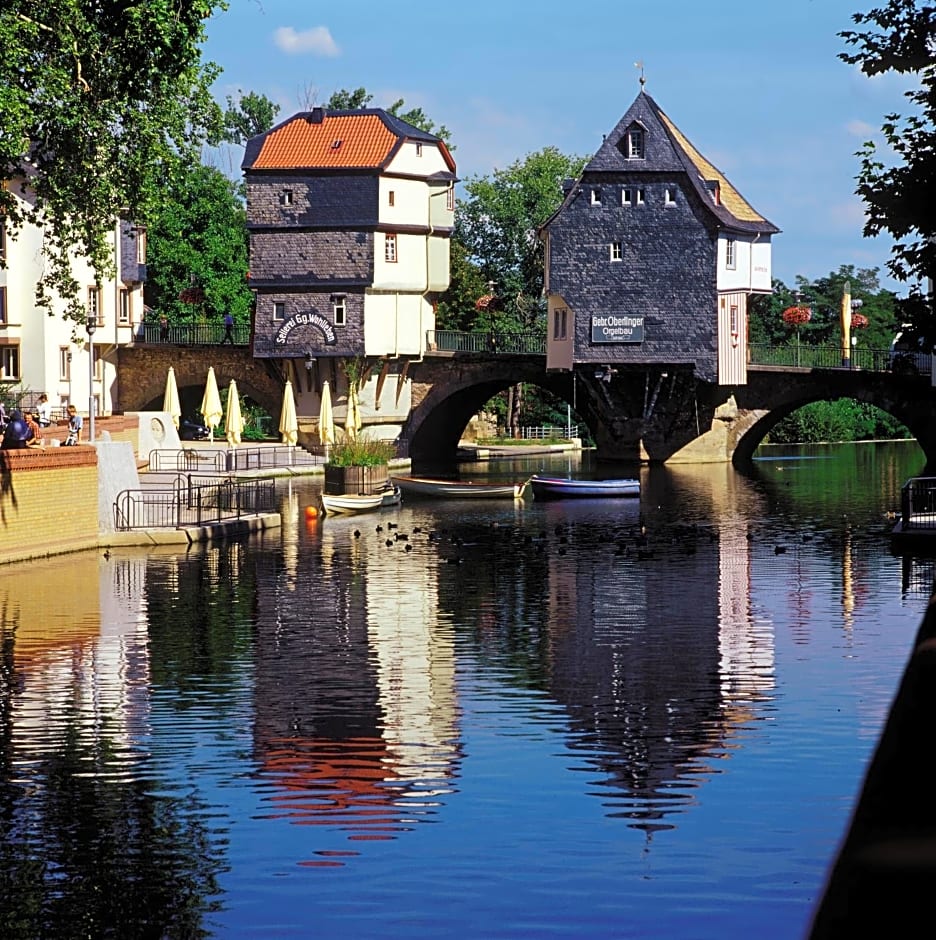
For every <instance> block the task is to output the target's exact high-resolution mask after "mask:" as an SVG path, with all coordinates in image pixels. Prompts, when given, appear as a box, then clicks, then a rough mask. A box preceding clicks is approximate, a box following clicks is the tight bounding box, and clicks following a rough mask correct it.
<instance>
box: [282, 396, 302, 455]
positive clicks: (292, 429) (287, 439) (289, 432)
mask: <svg viewBox="0 0 936 940" xmlns="http://www.w3.org/2000/svg"><path fill="white" fill-rule="evenodd" d="M279 432H280V434H281V435H282V436H283V443H284V444H288V445H289V446H290V447H295V446H296V440H297V439H298V437H299V421H298V419H297V418H296V399H295V398H293V386H292V382H291V381H290V380H289V379H286V388H285V389H283V407H282V409H281V410H280V420H279Z"/></svg>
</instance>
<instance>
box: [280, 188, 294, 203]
mask: <svg viewBox="0 0 936 940" xmlns="http://www.w3.org/2000/svg"><path fill="white" fill-rule="evenodd" d="M280 202H281V203H282V204H283V205H284V206H291V205H292V204H293V191H292V190H291V189H284V190H283V194H282V196H280Z"/></svg>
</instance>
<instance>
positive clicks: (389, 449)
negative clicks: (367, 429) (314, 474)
mask: <svg viewBox="0 0 936 940" xmlns="http://www.w3.org/2000/svg"><path fill="white" fill-rule="evenodd" d="M395 456H396V448H395V447H394V445H393V442H392V441H387V440H375V439H371V438H368V437H353V438H352V437H347V436H346V437H345V438H343V439H342V440H340V441H338V442H337V443H335V444H332V445H331V447H330V448H329V453H328V462H327V463H326V464H325V492H326V493H329V494H339V493H354V494H361V495H364V494H371V493H377V492H379V491H380V490H383V489H385V488H386V487H387V485H388V480H389V470H388V467H389V463H390V460H391V459H392V458H393V457H395Z"/></svg>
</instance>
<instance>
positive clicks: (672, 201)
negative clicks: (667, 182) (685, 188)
mask: <svg viewBox="0 0 936 940" xmlns="http://www.w3.org/2000/svg"><path fill="white" fill-rule="evenodd" d="M663 203H664V205H667V206H675V205H676V190H675V189H674V188H673V187H672V186H667V187H666V191H665V192H664V194H663Z"/></svg>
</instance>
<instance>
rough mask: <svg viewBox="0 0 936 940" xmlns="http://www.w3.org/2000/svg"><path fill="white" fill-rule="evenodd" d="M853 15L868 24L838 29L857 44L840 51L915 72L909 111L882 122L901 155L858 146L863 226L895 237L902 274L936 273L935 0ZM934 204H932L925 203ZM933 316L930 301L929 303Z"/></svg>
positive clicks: (869, 67) (877, 69)
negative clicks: (864, 209)
mask: <svg viewBox="0 0 936 940" xmlns="http://www.w3.org/2000/svg"><path fill="white" fill-rule="evenodd" d="M852 20H853V21H854V22H855V24H856V25H857V26H859V27H865V28H864V29H857V30H846V31H844V32H842V33H840V34H839V35H840V36H841V37H842V38H843V39H844V40H845V42H846V43H847V44H848V45H849V46H852V47H853V48H854V51H850V52H844V53H841V55H840V56H839V58H841V59H842V60H843V61H845V62H847V63H849V64H850V65H857V66H859V67H860V69H861V71H862V72H864V73H865V74H866V75H868V76H875V75H881V74H883V73H887V72H895V73H897V74H898V75H906V76H909V77H911V78H912V79H913V81H914V82H915V83H916V87H914V88H912V89H911V90H909V91H906V92H905V93H904V94H905V97H906V98H907V101H908V102H909V104H910V106H911V109H912V112H913V113H911V114H909V115H906V116H901V115H899V114H896V113H893V114H887V115H886V116H885V119H884V124H883V126H882V130H883V133H884V137H885V140H886V142H887V146H888V148H889V149H890V150H891V151H892V153H893V155H895V156H896V160H893V159H891V157H890V156H888V157H887V158H886V159H887V163H885V158H882V157H881V156H880V155H879V153H878V148H877V147H876V145H875V144H874V143H873V142H872V141H868V142H867V143H865V144H864V146H863V147H862V149H861V150H860V151H859V153H858V156H859V157H860V158H861V172H860V174H859V176H858V189H857V192H858V195H860V196H861V198H862V199H863V200H864V203H865V206H866V210H867V220H866V222H865V227H864V234H865V235H867V236H874V235H877V234H879V233H880V232H882V231H886V232H889V233H890V234H891V235H893V237H894V238H895V239H896V240H897V243H896V244H895V245H894V247H893V249H892V252H891V257H890V260H889V261H888V265H887V266H888V269H889V270H890V272H891V274H892V275H893V276H894V277H895V278H896V279H897V280H900V281H906V280H910V279H911V278H920V279H923V278H933V277H934V274H936V215H934V213H933V211H932V206H933V205H936V40H934V37H936V6H934V5H933V4H932V3H931V2H920V0H887V2H886V3H885V4H884V5H883V6H881V7H878V8H875V9H873V10H871V11H870V12H868V13H855V14H854V15H853V16H852ZM927 206H929V207H930V208H927ZM926 314H927V316H928V320H929V322H930V323H932V318H933V311H932V307H930V309H929V310H928V311H926Z"/></svg>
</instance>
